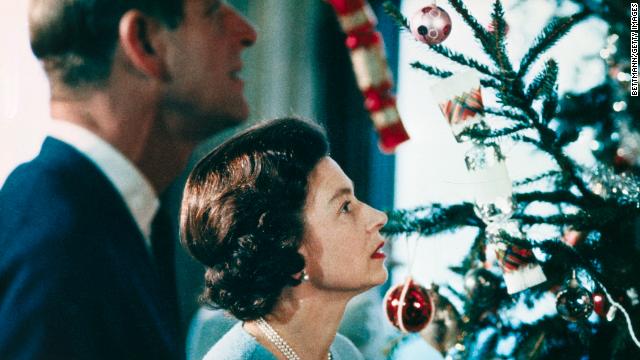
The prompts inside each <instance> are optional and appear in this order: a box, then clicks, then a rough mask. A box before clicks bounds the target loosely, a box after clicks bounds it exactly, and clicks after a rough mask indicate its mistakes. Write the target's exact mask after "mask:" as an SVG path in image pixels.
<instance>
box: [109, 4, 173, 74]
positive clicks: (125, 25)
mask: <svg viewBox="0 0 640 360" xmlns="http://www.w3.org/2000/svg"><path fill="white" fill-rule="evenodd" d="M118 30H119V38H120V45H121V47H122V50H123V51H124V53H125V55H126V56H127V58H128V59H129V61H131V63H132V64H133V66H134V67H135V68H136V70H138V71H139V72H141V73H143V74H145V75H146V76H148V77H153V78H157V79H163V78H165V77H166V67H165V59H164V38H163V36H165V35H166V31H165V28H164V26H162V25H161V24H160V23H159V22H158V21H157V20H155V19H154V18H152V17H149V16H147V15H145V14H144V13H142V12H140V11H138V10H129V11H127V12H126V13H125V14H124V15H123V16H122V18H120V26H119V29H118Z"/></svg>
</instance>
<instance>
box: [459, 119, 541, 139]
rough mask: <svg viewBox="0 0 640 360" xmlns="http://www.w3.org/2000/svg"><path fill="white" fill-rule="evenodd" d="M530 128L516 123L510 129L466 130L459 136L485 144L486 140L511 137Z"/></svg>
mask: <svg viewBox="0 0 640 360" xmlns="http://www.w3.org/2000/svg"><path fill="white" fill-rule="evenodd" d="M530 128H531V126H529V125H527V124H522V123H518V124H515V125H513V126H510V127H505V128H502V129H499V130H491V129H482V128H467V129H464V130H463V131H462V132H461V134H460V135H461V136H465V137H470V138H472V139H475V140H480V141H482V142H486V141H487V140H493V141H495V140H497V139H499V138H503V137H505V136H509V135H512V134H514V133H517V132H519V131H523V130H527V129H530Z"/></svg>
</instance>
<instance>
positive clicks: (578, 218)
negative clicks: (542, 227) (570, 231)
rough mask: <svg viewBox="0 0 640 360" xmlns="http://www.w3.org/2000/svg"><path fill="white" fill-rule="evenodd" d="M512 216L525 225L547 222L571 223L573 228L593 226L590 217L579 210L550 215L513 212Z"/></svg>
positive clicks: (557, 223) (560, 224)
mask: <svg viewBox="0 0 640 360" xmlns="http://www.w3.org/2000/svg"><path fill="white" fill-rule="evenodd" d="M513 218H514V219H520V220H521V221H522V223H523V224H526V225H535V224H549V225H557V226H567V225H571V226H573V227H575V228H580V229H589V228H592V227H593V226H592V221H591V218H590V217H589V216H588V215H587V214H585V213H583V212H580V213H578V214H561V215H551V216H535V215H524V214H515V215H513Z"/></svg>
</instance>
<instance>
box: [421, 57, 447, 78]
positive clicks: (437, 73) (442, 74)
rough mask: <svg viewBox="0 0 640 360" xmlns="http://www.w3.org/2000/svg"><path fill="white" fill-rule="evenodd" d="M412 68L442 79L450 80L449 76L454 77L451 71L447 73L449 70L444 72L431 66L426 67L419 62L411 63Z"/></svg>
mask: <svg viewBox="0 0 640 360" xmlns="http://www.w3.org/2000/svg"><path fill="white" fill-rule="evenodd" d="M411 67H412V68H414V69H418V70H422V71H426V72H427V73H429V74H431V75H434V76H437V77H440V78H443V79H444V78H448V77H449V76H451V75H453V73H452V72H451V71H447V70H442V69H438V68H436V67H433V66H430V65H425V64H423V63H421V62H419V61H416V62H413V63H411Z"/></svg>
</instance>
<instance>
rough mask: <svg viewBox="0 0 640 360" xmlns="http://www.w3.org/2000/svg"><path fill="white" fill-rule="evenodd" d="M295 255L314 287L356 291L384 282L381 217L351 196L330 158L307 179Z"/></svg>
mask: <svg viewBox="0 0 640 360" xmlns="http://www.w3.org/2000/svg"><path fill="white" fill-rule="evenodd" d="M304 217H305V235H304V239H303V241H302V246H301V248H300V252H301V253H302V255H303V256H304V258H305V261H306V272H307V274H308V275H309V281H310V282H311V283H312V284H313V285H314V286H316V287H317V288H323V289H327V290H336V291H347V292H352V291H353V292H356V293H359V292H362V291H365V290H367V289H369V288H371V287H373V286H375V285H379V284H382V283H383V282H384V281H385V280H386V279H387V270H386V268H385V267H384V258H385V256H384V253H382V249H381V248H382V245H384V239H383V238H382V236H381V235H380V232H379V231H380V229H381V228H382V227H383V226H384V224H385V223H386V222H387V216H386V215H385V214H384V213H383V212H381V211H378V210H376V209H374V208H372V207H370V206H369V205H367V204H365V203H363V202H361V201H359V200H358V199H356V197H355V196H354V191H353V183H352V182H351V179H349V178H348V177H347V175H345V173H344V172H343V171H342V169H341V168H340V166H339V165H338V164H337V163H336V162H335V161H334V160H333V159H331V158H330V157H325V158H323V159H322V160H321V161H320V162H319V163H318V165H316V167H315V168H314V169H313V171H312V172H311V174H310V175H309V187H308V194H307V200H306V204H305V208H304Z"/></svg>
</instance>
